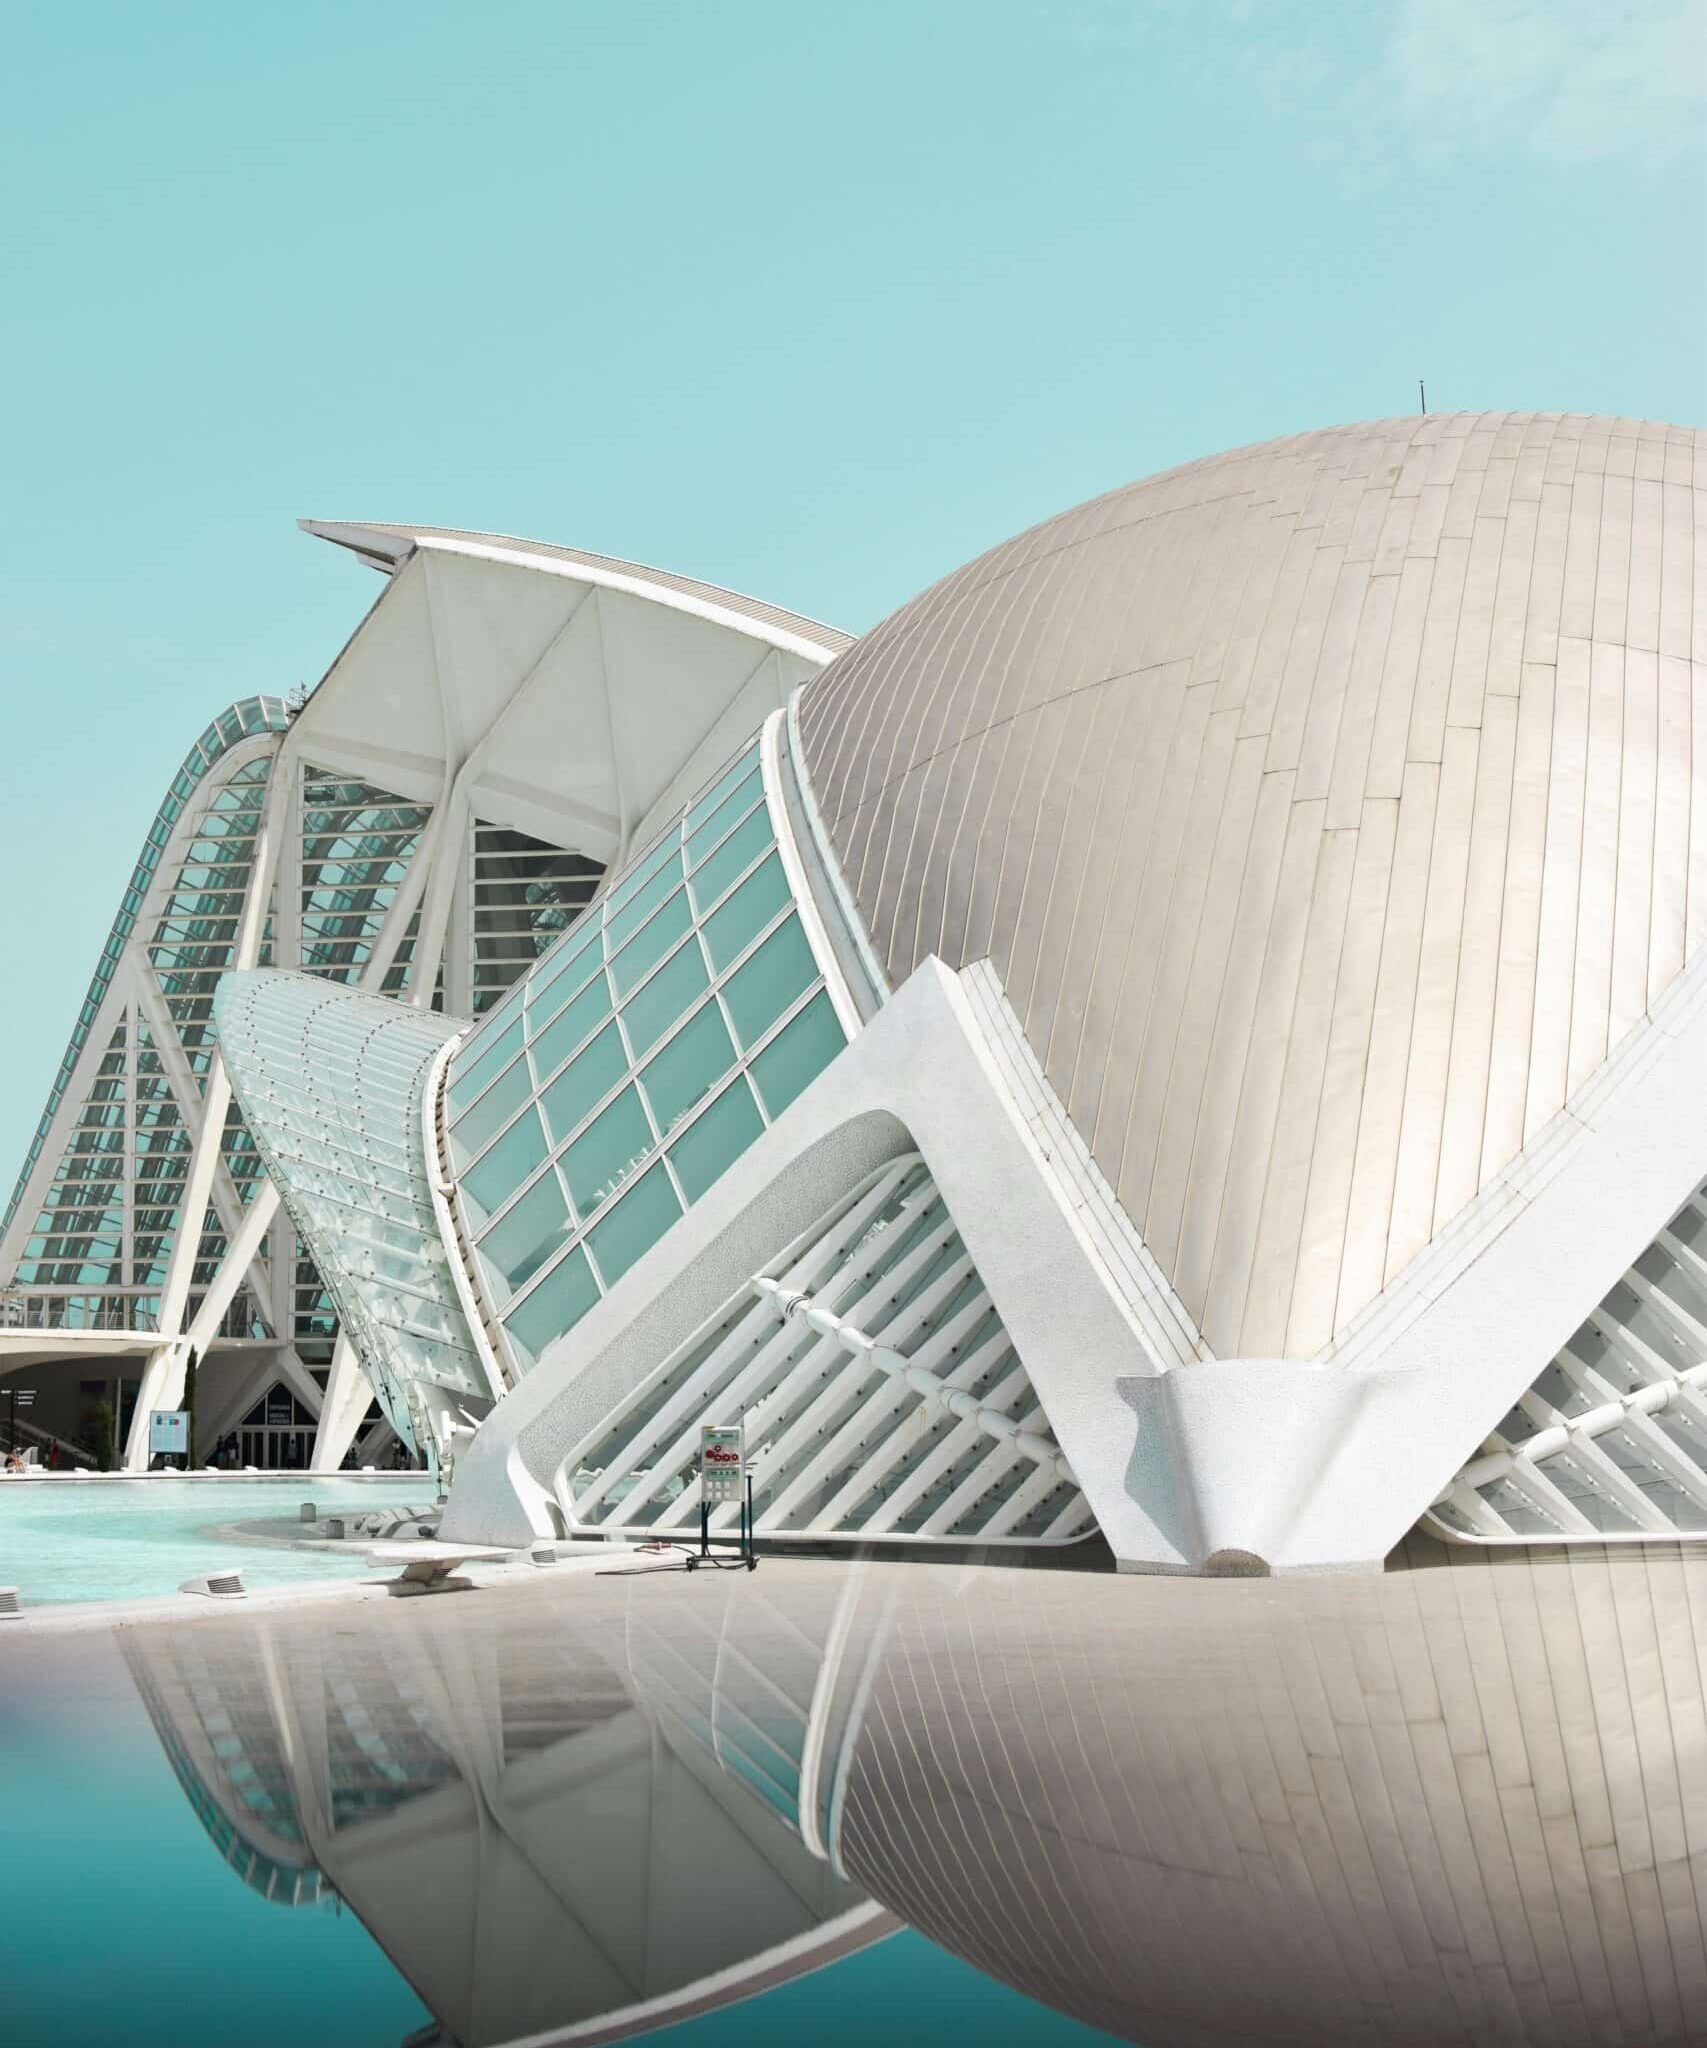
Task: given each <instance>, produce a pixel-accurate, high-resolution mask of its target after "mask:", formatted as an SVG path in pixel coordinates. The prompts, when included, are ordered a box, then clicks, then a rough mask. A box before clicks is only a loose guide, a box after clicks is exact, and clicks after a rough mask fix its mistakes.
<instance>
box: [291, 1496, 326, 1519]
mask: <svg viewBox="0 0 1707 2048" xmlns="http://www.w3.org/2000/svg"><path fill="white" fill-rule="evenodd" d="M297 1513H298V1514H299V1515H300V1516H301V1517H302V1519H303V1520H304V1521H305V1522H317V1521H319V1519H320V1517H319V1515H318V1514H317V1513H316V1512H315V1508H314V1503H313V1501H311V1500H305V1501H304V1502H303V1504H302V1506H301V1507H300V1508H298V1509H297Z"/></svg>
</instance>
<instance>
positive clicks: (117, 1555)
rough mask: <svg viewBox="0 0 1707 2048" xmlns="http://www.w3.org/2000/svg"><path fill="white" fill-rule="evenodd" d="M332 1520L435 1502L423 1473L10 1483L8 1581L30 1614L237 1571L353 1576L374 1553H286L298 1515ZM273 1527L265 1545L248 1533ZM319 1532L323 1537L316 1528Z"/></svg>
mask: <svg viewBox="0 0 1707 2048" xmlns="http://www.w3.org/2000/svg"><path fill="white" fill-rule="evenodd" d="M309 1500H311V1501H313V1502H314V1504H315V1506H316V1507H317V1508H321V1509H324V1510H325V1511H326V1512H327V1513H329V1514H336V1515H346V1516H355V1515H359V1514H362V1513H371V1512H372V1511H373V1510H374V1509H376V1508H398V1507H404V1506H411V1507H412V1506H416V1505H419V1506H420V1507H421V1509H422V1510H423V1512H425V1511H427V1510H429V1509H430V1508H431V1507H432V1504H433V1481H432V1479H431V1477H430V1476H429V1475H427V1474H426V1473H423V1472H413V1473H401V1474H399V1476H398V1477H397V1478H395V1479H336V1478H323V1477H321V1476H320V1475H318V1474H305V1473H301V1472H298V1473H295V1474H293V1475H292V1476H290V1477H288V1478H284V1479H154V1478H149V1479H96V1480H65V1479H0V1585H6V1586H16V1587H17V1588H18V1589H19V1591H20V1593H21V1595H22V1597H23V1599H24V1601H25V1602H26V1603H27V1604H28V1605H30V1606H42V1605H53V1604H57V1603H59V1602H61V1601H67V1600H136V1599H142V1598H146V1597H150V1596H153V1595H157V1594H161V1593H175V1592H176V1591H177V1590H178V1588H179V1587H180V1586H181V1585H182V1584H183V1582H184V1581H185V1580H186V1579H187V1578H191V1577H193V1576H194V1575H195V1574H196V1573H198V1572H207V1571H215V1570H229V1569H231V1568H232V1567H234V1566H235V1567H236V1568H237V1569H238V1570H240V1571H241V1572H242V1574H243V1583H244V1584H245V1585H246V1586H286V1585H292V1584H296V1583H298V1582H301V1581H304V1580H313V1579H337V1578H349V1577H351V1576H354V1575H356V1574H359V1573H361V1572H364V1571H367V1570H369V1569H370V1567H369V1565H368V1562H367V1550H366V1548H365V1546H363V1545H362V1544H360V1543H352V1544H351V1545H350V1546H349V1548H348V1549H347V1550H345V1551H343V1552H341V1553H340V1552H338V1551H334V1550H298V1549H292V1548H289V1547H287V1546H288V1545H289V1544H290V1541H291V1539H292V1537H293V1536H300V1535H301V1534H303V1533H304V1532H303V1530H302V1528H301V1525H300V1523H299V1522H298V1521H297V1509H298V1507H299V1505H300V1504H301V1503H302V1502H303V1501H309ZM252 1524H262V1525H264V1528H265V1536H264V1539H263V1540H261V1541H257V1540H255V1537H254V1536H253V1535H252V1534H251V1533H249V1525H252ZM309 1533H312V1532H309Z"/></svg>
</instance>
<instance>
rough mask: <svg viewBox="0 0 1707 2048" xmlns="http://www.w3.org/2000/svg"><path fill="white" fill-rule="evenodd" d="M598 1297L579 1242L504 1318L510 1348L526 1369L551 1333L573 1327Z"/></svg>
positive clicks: (561, 1331)
mask: <svg viewBox="0 0 1707 2048" xmlns="http://www.w3.org/2000/svg"><path fill="white" fill-rule="evenodd" d="M598 1298H599V1288H598V1282H597V1281H596V1280H595V1279H594V1278H593V1273H592V1268H591V1267H590V1266H589V1265H588V1264H587V1255H586V1253H585V1252H584V1251H582V1250H581V1249H580V1248H579V1247H578V1246H577V1248H576V1249H575V1250H574V1251H572V1252H571V1253H570V1254H569V1256H568V1257H567V1258H566V1259H565V1260H564V1261H563V1263H562V1264H561V1265H559V1266H553V1267H552V1269H551V1271H550V1272H549V1273H547V1274H546V1276H545V1278H544V1279H543V1280H542V1281H541V1282H540V1283H539V1285H538V1286H537V1287H536V1288H535V1289H534V1291H533V1292H532V1293H531V1294H530V1295H529V1296H528V1298H527V1299H526V1301H523V1302H519V1303H518V1304H517V1305H516V1307H514V1308H513V1309H511V1311H510V1313H509V1314H508V1315H507V1316H506V1317H505V1318H504V1328H505V1331H506V1332H507V1333H508V1335H509V1339H510V1346H511V1349H512V1350H513V1351H514V1352H515V1353H516V1357H517V1360H518V1362H519V1363H520V1364H521V1365H522V1367H523V1369H524V1370H525V1369H526V1368H527V1367H528V1366H530V1365H532V1364H533V1363H534V1361H535V1360H536V1359H537V1358H538V1357H539V1354H540V1353H541V1352H542V1351H543V1350H544V1349H545V1347H546V1345H548V1344H549V1343H550V1342H551V1340H552V1338H553V1337H561V1336H562V1335H563V1333H564V1331H565V1330H572V1329H573V1328H574V1327H575V1325H576V1324H577V1323H578V1322H579V1321H580V1320H581V1318H582V1317H583V1316H584V1315H585V1314H586V1313H587V1311H588V1309H590V1308H591V1307H592V1305H593V1303H594V1302H595V1301H597V1300H598Z"/></svg>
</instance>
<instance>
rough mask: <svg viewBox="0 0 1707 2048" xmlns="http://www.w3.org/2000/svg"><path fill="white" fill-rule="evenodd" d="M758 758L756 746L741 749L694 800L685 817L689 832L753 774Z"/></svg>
mask: <svg viewBox="0 0 1707 2048" xmlns="http://www.w3.org/2000/svg"><path fill="white" fill-rule="evenodd" d="M758 758H759V750H758V747H757V746H756V745H754V746H750V747H743V748H742V749H741V751H740V753H738V754H737V755H736V756H735V758H734V760H733V761H731V762H730V763H729V765H728V767H727V768H725V769H724V771H723V773H722V774H721V775H720V776H718V778H717V780H716V781H715V782H714V783H713V784H712V785H711V787H710V788H709V789H708V790H707V791H706V792H705V794H704V795H703V796H701V797H696V798H695V800H694V804H693V808H692V809H691V810H690V811H689V812H688V816H687V827H688V830H689V831H690V832H694V831H697V830H698V828H699V827H700V826H701V825H703V824H704V823H705V821H706V819H707V818H709V817H710V816H711V814H712V812H713V811H715V810H716V809H717V807H718V805H719V804H721V803H722V801H723V799H724V798H725V797H726V796H727V795H728V794H729V792H730V791H731V790H732V789H733V788H734V787H735V785H736V784H737V783H738V782H742V781H745V779H746V778H747V776H749V775H750V774H751V773H752V772H753V769H754V767H755V766H756V764H757V762H758Z"/></svg>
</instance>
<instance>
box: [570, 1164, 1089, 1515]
mask: <svg viewBox="0 0 1707 2048" xmlns="http://www.w3.org/2000/svg"><path fill="white" fill-rule="evenodd" d="M724 1415H728V1416H730V1417H737V1416H744V1417H745V1422H746V1430H747V1442H748V1457H749V1460H750V1461H751V1462H752V1463H753V1465H754V1466H755V1468H756V1477H755V1495H756V1500H755V1517H754V1526H755V1529H756V1530H757V1532H758V1533H759V1534H760V1535H761V1536H765V1537H769V1538H772V1539H775V1540H782V1541H788V1540H793V1541H797V1542H808V1541H823V1540H825V1539H832V1538H849V1537H857V1538H858V1539H859V1540H860V1541H861V1542H862V1543H910V1542H917V1541H925V1542H932V1541H939V1542H955V1543H1000V1544H1014V1545H1026V1544H1051V1543H1070V1542H1074V1541H1077V1540H1078V1539H1080V1538H1082V1537H1084V1536H1087V1535H1089V1534H1090V1533H1091V1531H1092V1528H1093V1526H1094V1518H1093V1516H1092V1514H1091V1511H1090V1509H1089V1507H1088V1506H1087V1505H1086V1502H1085V1498H1084V1495H1083V1494H1082V1493H1081V1492H1080V1490H1079V1488H1078V1485H1077V1483H1076V1482H1075V1480H1074V1478H1073V1474H1072V1470H1071V1467H1070V1466H1069V1465H1068V1464H1067V1462H1066V1460H1065V1458H1064V1457H1063V1456H1062V1454H1061V1450H1060V1446H1059V1445H1058V1444H1057V1443H1056V1442H1055V1440H1054V1438H1053V1436H1052V1435H1051V1433H1050V1430H1049V1424H1048V1421H1047V1418H1046V1417H1045V1416H1044V1414H1043V1411H1042V1407H1041V1404H1040V1403H1039V1401H1038V1399H1037V1395H1036V1392H1035V1390H1034V1389H1033V1387H1032V1385H1031V1383H1030V1381H1029V1379H1028V1378H1027V1376H1026V1371H1025V1368H1024V1366H1023V1365H1022V1364H1021V1363H1020V1361H1019V1358H1018V1356H1017V1354H1016V1353H1015V1351H1014V1347H1013V1343H1012V1340H1011V1339H1010V1337H1009V1335H1008V1332H1007V1330H1006V1329H1005V1328H1004V1326H1003V1323H1002V1319H1001V1317H1000V1315H999V1314H998V1313H997V1311H996V1309H995V1307H994V1305H993V1303H992V1302H991V1299H990V1295H989V1291H988V1289H987V1288H986V1287H985V1285H984V1283H983V1281H982V1280H981V1279H980V1277H979V1275H978V1271H977V1268H976V1266H975V1265H974V1264H973V1261H972V1258H971V1256H970V1254H969V1253H968V1252H967V1250H966V1247H965V1244H964V1242H963V1241H962V1239H961V1236H960V1233H959V1231H958V1230H957V1229H956V1227H955V1223H954V1219H953V1217H952V1216H951V1215H950V1214H949V1213H948V1209H947V1205H946V1204H945V1203H944V1201H943V1199H942V1196H941V1193H940V1191H939V1190H938V1188H937V1186H936V1183H935V1182H934V1181H933V1180H932V1178H931V1175H930V1172H929V1170H928V1169H927V1168H926V1166H925V1164H924V1162H923V1161H922V1160H921V1159H920V1158H919V1157H918V1156H917V1155H916V1154H909V1155H907V1156H905V1157H903V1158H901V1159H898V1160H896V1161H895V1162H893V1163H892V1164H891V1165H888V1166H886V1167H884V1168H883V1169H882V1171H881V1172H879V1173H877V1174H876V1175H874V1176H872V1177H871V1178H870V1179H869V1181H868V1182H867V1184H866V1185H864V1186H863V1187H861V1188H859V1189H858V1190H856V1191H855V1193H854V1195H853V1196H852V1198H851V1199H849V1200H848V1201H846V1202H844V1203H843V1204H842V1205H840V1206H839V1207H838V1209H837V1211H836V1213H835V1214H834V1215H832V1216H830V1217H828V1218H826V1219H824V1221H823V1222H822V1223H820V1224H818V1225H815V1226H814V1227H813V1228H812V1230H811V1231H809V1232H808V1233H807V1234H806V1236H805V1238H804V1239H803V1241H801V1242H798V1243H797V1244H795V1245H794V1246H793V1247H791V1248H790V1250H789V1252H788V1253H787V1254H786V1256H785V1257H784V1258H783V1259H781V1260H779V1261H778V1262H777V1270H776V1271H775V1272H774V1273H765V1274H759V1275H757V1276H755V1278H754V1279H753V1281H752V1283H751V1287H750V1289H749V1290H747V1291H745V1292H744V1293H743V1295H741V1296H739V1297H737V1298H736V1299H735V1300H734V1301H732V1302H730V1303H729V1304H728V1305H727V1308H726V1311H725V1313H724V1314H723V1315H722V1316H720V1317H719V1319H718V1320H717V1322H716V1323H715V1325H714V1327H713V1328H712V1329H711V1330H709V1331H708V1332H706V1333H705V1334H704V1335H702V1336H701V1337H700V1338H699V1339H698V1341H697V1342H695V1343H693V1344H691V1345H689V1346H688V1347H686V1348H685V1349H684V1351H683V1352H682V1354H681V1355H680V1356H678V1357H675V1358H672V1359H669V1360H667V1361H666V1362H665V1363H664V1365H663V1366H662V1368H661V1369H660V1370H659V1371H658V1372H657V1373H655V1374H654V1375H653V1376H651V1377H650V1378H649V1379H648V1380H646V1381H645V1382H644V1383H643V1384H642V1385H640V1386H639V1387H637V1388H636V1389H635V1391H634V1393H633V1395H632V1397H631V1398H630V1399H629V1400H627V1401H626V1402H624V1403H623V1404H622V1406H621V1407H620V1408H619V1409H618V1410H617V1411H616V1412H615V1413H613V1414H612V1415H610V1416H609V1417H608V1418H607V1419H606V1420H605V1421H604V1422H602V1423H601V1425H600V1426H599V1428H598V1430H597V1431H596V1432H594V1433H593V1434H591V1435H590V1436H589V1437H588V1438H587V1439H586V1440H585V1441H583V1442H582V1443H579V1444H577V1445H575V1446H574V1447H573V1448H572V1449H571V1450H570V1451H569V1452H568V1453H567V1455H566V1456H565V1457H564V1459H563V1461H562V1463H561V1464H560V1466H559V1468H558V1471H557V1475H556V1483H555V1492H556V1496H557V1500H558V1503H559V1505H560V1507H561V1508H562V1511H563V1514H564V1517H565V1520H566V1522H567V1524H568V1526H569V1528H570V1529H571V1530H573V1531H576V1532H586V1533H601V1534H608V1533H616V1532H618V1531H622V1532H628V1531H636V1530H644V1531H647V1532H649V1533H650V1534H652V1535H655V1536H656V1535H662V1534H666V1533H670V1532H675V1533H679V1534H686V1533H687V1532H688V1530H689V1529H690V1527H694V1526H697V1522H698V1517H699V1505H700V1501H699V1481H698V1476H697V1461H698V1455H699V1424H700V1420H701V1418H702V1417H706V1418H711V1419H715V1418H717V1417H720V1416H724ZM736 1519H737V1510H736V1509H734V1508H730V1507H719V1508H715V1509H713V1510H712V1514H711V1526H712V1528H713V1529H714V1530H718V1531H725V1532H726V1531H727V1530H729V1529H731V1528H733V1526H734V1524H735V1521H736Z"/></svg>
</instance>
